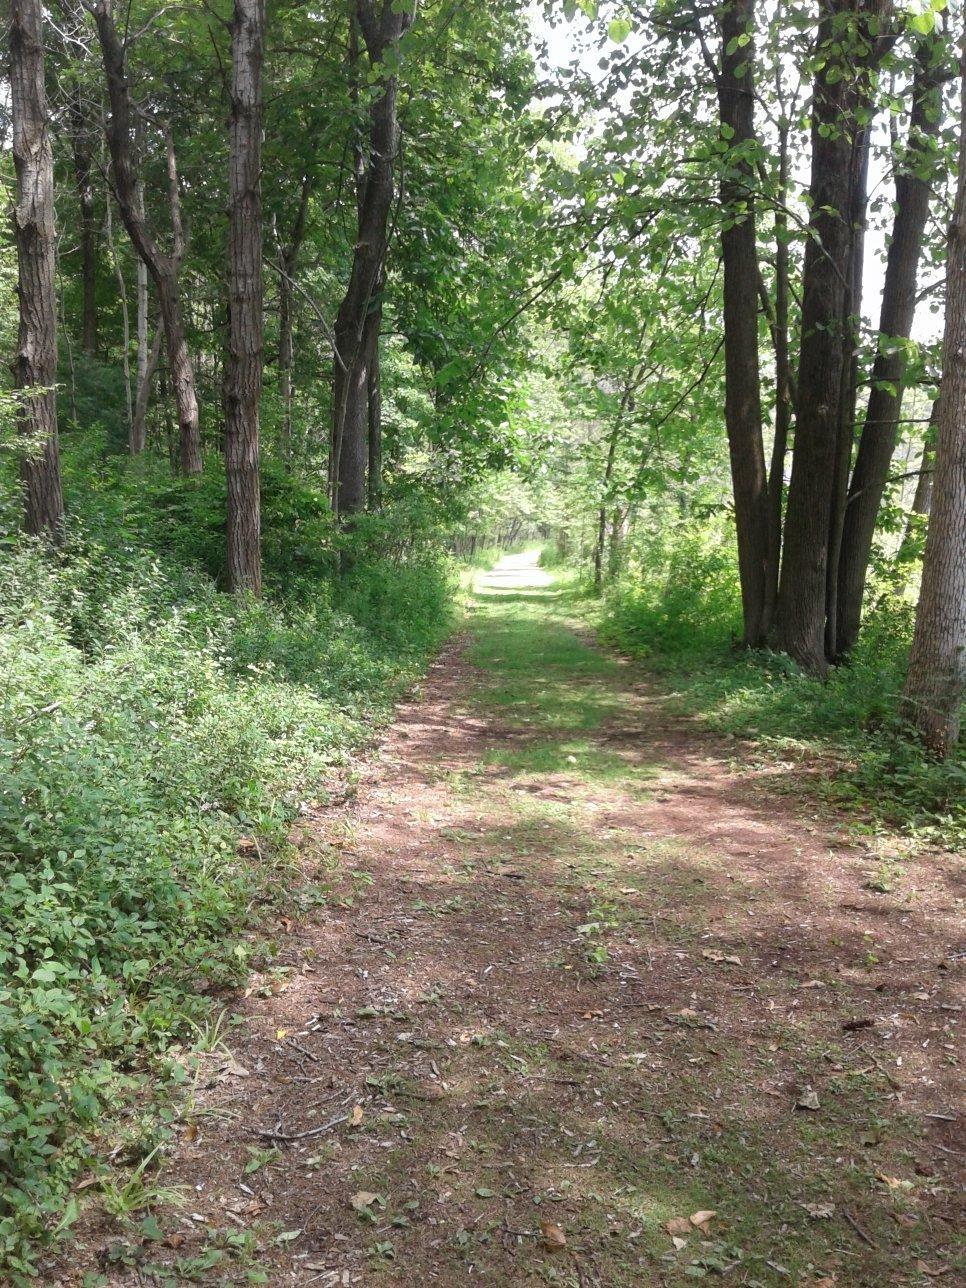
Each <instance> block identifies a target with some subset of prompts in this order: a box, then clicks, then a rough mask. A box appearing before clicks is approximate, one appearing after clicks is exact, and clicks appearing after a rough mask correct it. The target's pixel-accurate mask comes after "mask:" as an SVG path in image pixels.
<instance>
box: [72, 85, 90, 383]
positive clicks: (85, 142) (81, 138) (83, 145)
mask: <svg viewBox="0 0 966 1288" xmlns="http://www.w3.org/2000/svg"><path fill="white" fill-rule="evenodd" d="M68 119H69V123H70V142H71V151H72V153H73V160H74V182H75V184H76V186H77V200H78V204H79V206H80V252H81V351H82V352H83V353H84V354H85V355H86V356H87V357H88V358H93V357H95V356H96V354H97V222H96V218H95V210H94V184H93V176H94V140H93V137H92V131H91V129H90V128H89V122H88V120H87V117H86V115H85V113H84V108H83V104H82V102H81V96H80V92H79V90H76V89H75V90H74V91H73V92H72V93H71V97H70V105H69V108H68Z"/></svg>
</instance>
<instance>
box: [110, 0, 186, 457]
mask: <svg viewBox="0 0 966 1288" xmlns="http://www.w3.org/2000/svg"><path fill="white" fill-rule="evenodd" d="M92 12H93V14H94V21H95V23H96V25H97V35H98V40H99V42H100V46H101V56H102V59H103V62H104V74H105V78H106V80H107V93H108V100H109V103H110V115H109V117H108V121H107V127H106V133H107V145H108V149H109V151H110V153H111V163H112V168H113V175H114V193H115V196H116V198H117V204H118V209H119V210H120V213H121V218H122V220H123V221H124V226H125V228H126V229H127V232H128V236H129V237H130V238H131V243H132V245H133V247H134V251H135V254H137V255H138V256H140V258H141V259H142V260H143V262H144V264H145V265H146V266H147V270H148V273H149V274H150V276H151V280H152V281H153V282H154V287H155V290H156V292H157V295H158V308H159V311H160V313H161V320H162V323H163V325H164V333H165V339H166V341H167V349H168V366H169V368H170V371H171V388H172V392H173V394H174V400H175V406H176V408H177V412H178V433H179V439H180V441H179V462H180V467H181V472H182V473H183V474H188V475H191V474H200V473H201V466H202V457H201V435H200V429H199V422H198V400H197V397H196V394H195V380H194V372H193V370H192V367H191V357H190V354H189V352H188V343H187V339H186V338H185V328H184V316H183V310H182V302H181V288H180V283H179V270H180V266H181V257H182V255H183V254H184V235H183V230H182V227H181V208H180V199H179V196H178V180H177V171H176V169H175V160H174V146H173V143H172V141H171V138H170V135H168V136H167V138H166V146H167V153H168V200H169V205H170V208H171V223H172V232H173V241H174V245H173V249H172V253H171V254H170V255H165V254H164V253H163V252H162V251H161V249H160V248H159V246H158V244H157V242H156V241H155V239H154V237H153V236H152V235H151V233H150V231H149V229H148V226H147V221H146V220H145V218H144V216H143V214H142V213H141V209H140V203H139V199H138V179H137V174H136V169H135V164H134V158H133V152H132V146H131V116H132V108H131V97H130V87H129V85H128V80H127V67H126V60H125V55H124V46H123V45H122V44H121V40H120V37H119V36H118V34H117V28H116V26H115V24H114V14H113V5H112V0H96V2H95V4H94V7H93V10H92Z"/></svg>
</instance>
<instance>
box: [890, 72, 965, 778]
mask: <svg viewBox="0 0 966 1288" xmlns="http://www.w3.org/2000/svg"><path fill="white" fill-rule="evenodd" d="M960 77H961V82H962V83H961V93H962V105H961V109H960V135H959V173H958V181H957V187H956V205H955V208H954V211H953V219H952V223H951V225H950V229H949V254H948V258H947V261H946V331H945V335H944V338H943V361H942V383H941V385H940V389H939V407H938V410H937V414H936V422H937V423H936V467H935V474H934V477H933V495H932V513H931V515H930V517H929V530H928V532H927V534H926V552H925V556H924V559H923V566H922V589H921V591H920V595H919V607H918V609H917V610H916V629H915V633H914V634H913V639H912V651H911V653H910V655H909V671H908V674H907V676H906V683H905V688H904V689H903V696H902V715H903V717H904V718H905V719H906V720H907V721H908V722H909V724H911V725H912V726H913V728H914V729H915V730H916V731H917V733H918V734H919V736H920V737H921V738H922V740H923V742H925V743H926V745H927V746H928V747H930V748H931V749H932V750H933V751H935V752H936V753H937V754H938V755H940V756H946V755H948V754H949V752H950V751H951V749H952V748H953V746H954V745H955V743H956V741H957V739H958V737H959V723H960V711H961V707H962V701H963V692H964V689H966V55H964V56H963V61H962V65H961V68H960Z"/></svg>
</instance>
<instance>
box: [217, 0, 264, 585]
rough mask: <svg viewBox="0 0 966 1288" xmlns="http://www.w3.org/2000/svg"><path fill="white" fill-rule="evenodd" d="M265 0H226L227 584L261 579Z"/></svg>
mask: <svg viewBox="0 0 966 1288" xmlns="http://www.w3.org/2000/svg"><path fill="white" fill-rule="evenodd" d="M264 49H265V0H234V9H233V14H232V21H231V89H230V97H231V110H230V116H229V154H228V156H229V159H228V176H229V177H228V300H229V304H228V356H227V362H226V364H225V473H226V476H227V482H228V550H227V568H228V586H229V589H230V590H236V591H237V590H247V591H251V592H252V593H253V594H255V595H257V594H259V593H260V591H261V586H262V568H261V546H260V500H259V462H258V432H259V423H258V411H259V399H260V398H261V392H262V203H261V191H260V185H261V165H262V163H261V138H262V61H263V57H264Z"/></svg>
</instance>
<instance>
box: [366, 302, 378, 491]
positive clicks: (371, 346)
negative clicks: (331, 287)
mask: <svg viewBox="0 0 966 1288" xmlns="http://www.w3.org/2000/svg"><path fill="white" fill-rule="evenodd" d="M379 289H381V288H379ZM381 328H382V306H381V305H380V306H378V307H377V308H376V309H374V310H373V312H372V313H371V314H370V315H369V317H368V318H367V319H366V332H367V336H366V346H367V349H368V353H367V355H366V364H367V380H368V382H369V388H368V390H367V402H368V406H369V475H368V500H369V509H370V510H378V509H379V508H380V507H381V506H382V383H381V379H382V376H381V368H380V358H379V333H380V330H381Z"/></svg>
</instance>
